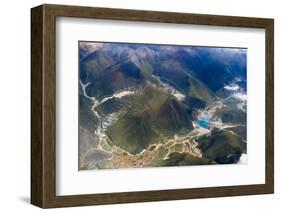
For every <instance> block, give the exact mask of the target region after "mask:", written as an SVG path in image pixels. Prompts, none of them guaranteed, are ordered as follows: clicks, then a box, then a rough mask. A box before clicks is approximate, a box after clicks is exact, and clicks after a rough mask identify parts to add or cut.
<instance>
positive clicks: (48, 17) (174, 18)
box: [31, 4, 274, 208]
mask: <svg viewBox="0 0 281 213" xmlns="http://www.w3.org/2000/svg"><path fill="white" fill-rule="evenodd" d="M56 17H73V18H90V19H91V18H95V19H110V20H126V21H143V22H158V23H178V24H194V25H210V26H231V27H247V28H261V29H265V32H266V33H265V34H266V42H265V43H266V50H265V51H266V58H265V61H266V138H265V141H266V149H265V153H266V168H265V174H266V175H265V176H266V177H265V184H258V185H241V186H221V187H208V188H192V189H171V190H159V191H140V192H122V193H104V194H85V195H83V194H81V195H69V196H57V195H56V83H55V82H56ZM273 30H274V21H273V19H265V18H248V17H233V16H218V15H199V14H185V13H170V12H154V11H140V10H126V9H109V8H93V7H80V6H79V7H78V6H63V5H48V4H44V5H41V6H38V7H35V8H32V9H31V114H32V115H31V203H32V204H33V205H36V206H39V207H41V208H53V207H67V206H84V205H99V204H114V203H132V202H147V201H162V200H178V199H190V198H207V197H219V196H237V195H253V194H267V193H273V191H274V143H273V141H274V71H273V69H274V31H273Z"/></svg>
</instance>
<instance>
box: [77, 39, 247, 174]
mask: <svg viewBox="0 0 281 213" xmlns="http://www.w3.org/2000/svg"><path fill="white" fill-rule="evenodd" d="M246 63H247V60H246V50H245V49H238V48H236V49H235V48H211V47H191V46H176V45H151V44H121V43H93V42H80V43H79V80H80V88H79V129H80V132H79V157H80V161H79V162H80V169H97V168H119V167H122V166H124V165H127V166H176V165H202V164H215V163H219V164H220V163H236V162H237V161H238V160H239V158H240V156H241V154H242V153H246V143H245V141H246V135H247V134H246V110H247V107H246V92H247V89H246V88H247V86H246V77H247V76H246ZM199 121H200V122H199ZM202 123H204V126H200V124H202ZM217 127H218V128H217ZM175 147H177V148H175ZM89 149H91V150H92V151H91V152H88V151H87V150H89ZM109 159H111V160H109Z"/></svg>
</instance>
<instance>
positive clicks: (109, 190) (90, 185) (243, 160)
mask: <svg viewBox="0 0 281 213" xmlns="http://www.w3.org/2000/svg"><path fill="white" fill-rule="evenodd" d="M31 26H32V29H31V45H32V46H31V77H32V79H31V84H32V85H31V87H32V89H31V96H32V98H31V110H32V117H31V121H32V122H31V123H32V126H31V129H32V130H31V136H32V137H31V138H32V140H31V203H32V204H34V205H36V206H39V207H42V208H52V207H66V206H79V205H97V204H113V203H129V202H146V201H161V200H177V199H189V198H206V197H217V196H236V195H252V194H265V193H273V191H274V149H273V145H274V143H273V142H274V138H273V135H274V134H273V132H274V114H273V113H274V99H273V96H274V95H273V93H274V85H273V83H274V73H273V69H274V43H273V41H274V40H273V38H274V36H273V35H274V33H273V29H274V22H273V19H265V18H249V17H233V16H216V15H199V14H186V13H170V12H156V11H139V10H125V9H109V8H92V7H78V6H65V5H41V6H38V7H35V8H32V9H31Z"/></svg>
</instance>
